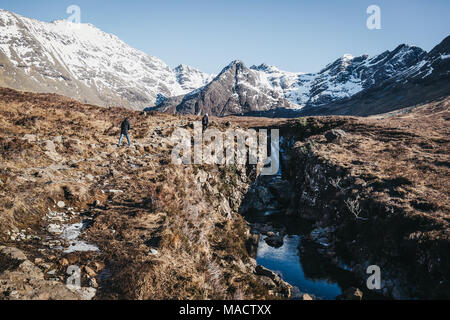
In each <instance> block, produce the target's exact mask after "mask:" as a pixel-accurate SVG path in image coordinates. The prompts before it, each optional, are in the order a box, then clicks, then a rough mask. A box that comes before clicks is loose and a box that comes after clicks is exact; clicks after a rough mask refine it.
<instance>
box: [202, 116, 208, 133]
mask: <svg viewBox="0 0 450 320" xmlns="http://www.w3.org/2000/svg"><path fill="white" fill-rule="evenodd" d="M208 124H209V116H208V114H207V113H206V114H205V115H204V116H203V118H202V125H203V131H205V130H206V129H208Z"/></svg>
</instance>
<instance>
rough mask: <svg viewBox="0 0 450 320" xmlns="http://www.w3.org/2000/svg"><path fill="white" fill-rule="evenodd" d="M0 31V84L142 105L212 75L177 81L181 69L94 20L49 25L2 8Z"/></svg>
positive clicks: (198, 74) (106, 102)
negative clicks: (105, 31) (102, 29)
mask: <svg viewBox="0 0 450 320" xmlns="http://www.w3.org/2000/svg"><path fill="white" fill-rule="evenodd" d="M0 31H1V33H0V85H1V86H7V87H11V88H15V89H20V90H30V91H38V92H54V93H60V94H64V95H66V96H70V97H73V98H77V99H79V100H81V101H84V102H90V103H96V104H100V105H103V106H109V105H121V106H125V107H130V108H135V109H139V108H143V107H146V106H148V105H153V104H154V102H155V100H156V98H157V96H158V94H161V95H164V96H166V97H168V96H172V95H179V94H183V93H186V92H189V91H191V90H193V89H195V86H196V84H197V83H199V81H198V78H200V79H202V78H207V77H208V75H206V74H203V73H201V72H200V71H198V70H195V73H194V78H193V79H191V78H190V74H189V73H184V75H183V76H182V80H183V81H182V82H181V83H179V82H178V79H177V77H178V76H179V75H180V73H179V72H177V71H176V70H171V69H170V68H169V67H168V66H167V65H166V64H165V63H164V62H163V61H162V60H160V59H158V58H156V57H152V56H149V55H147V54H145V53H143V52H141V51H139V50H136V49H134V48H132V47H130V46H128V45H127V44H125V43H124V42H123V41H121V40H120V39H119V38H117V37H116V36H114V35H111V34H107V33H104V32H102V31H101V30H99V29H97V28H96V27H94V26H93V25H90V24H81V25H76V24H73V23H70V22H67V21H63V20H61V21H54V22H52V23H46V22H41V21H37V20H33V19H28V18H25V17H22V16H20V15H17V14H14V13H11V12H8V11H4V10H0ZM191 73H192V72H191ZM201 85H203V83H200V84H199V86H201Z"/></svg>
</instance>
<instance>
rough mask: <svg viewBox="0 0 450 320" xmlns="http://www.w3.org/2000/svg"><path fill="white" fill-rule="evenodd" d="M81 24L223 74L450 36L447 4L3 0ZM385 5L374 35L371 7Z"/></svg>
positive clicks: (305, 67) (426, 44) (310, 68)
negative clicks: (234, 66) (232, 66)
mask: <svg viewBox="0 0 450 320" xmlns="http://www.w3.org/2000/svg"><path fill="white" fill-rule="evenodd" d="M72 4H75V5H78V6H79V7H80V8H81V19H82V22H84V23H92V24H94V25H95V26H97V27H98V28H100V29H102V30H103V31H106V32H108V33H113V34H115V35H117V36H118V37H119V38H121V39H122V40H124V41H125V42H126V43H128V44H130V45H131V46H133V47H135V48H138V49H140V50H142V51H144V52H146V53H148V54H151V55H153V56H156V57H159V58H161V59H162V60H163V61H165V62H166V63H167V64H169V66H171V67H175V66H176V65H178V64H180V63H185V64H189V65H192V66H194V67H197V68H199V69H200V70H202V71H205V72H210V73H218V72H219V71H220V70H221V69H222V68H223V67H224V66H226V65H227V64H228V63H230V62H231V61H232V60H235V59H240V60H243V61H244V62H245V63H246V64H247V65H249V66H250V65H252V64H260V63H263V62H265V63H268V64H272V65H276V66H278V67H279V68H281V69H284V70H288V71H303V72H314V71H318V70H319V69H320V68H322V67H323V66H324V65H325V64H327V63H329V62H331V61H333V60H334V59H336V58H338V57H339V56H342V55H343V54H345V53H350V54H353V55H360V54H364V53H367V54H370V55H373V54H378V53H381V52H383V51H384V50H386V49H394V48H395V47H396V46H397V45H399V44H401V43H407V44H412V45H417V46H420V47H421V48H423V49H425V50H427V51H428V50H430V49H431V48H432V47H433V46H435V45H436V44H438V43H439V42H440V41H441V40H442V39H444V37H446V36H447V35H450V19H449V17H450V1H449V0H430V1H424V0H422V1H419V0H369V1H367V0H315V1H313V0H310V1H306V0H270V1H269V0H141V1H138V0H125V1H119V0H97V1H95V0H69V1H66V0H26V1H22V0H0V8H2V9H7V10H10V11H13V12H16V13H18V14H21V15H24V16H27V17H31V18H35V19H38V20H43V21H52V20H56V19H64V18H67V17H68V14H66V8H67V7H68V6H69V5H72ZM371 4H376V5H379V6H380V8H381V19H382V29H381V30H368V29H367V28H366V20H367V17H368V15H367V14H366V9H367V7H368V6H369V5H371Z"/></svg>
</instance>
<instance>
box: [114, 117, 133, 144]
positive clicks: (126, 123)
mask: <svg viewBox="0 0 450 320" xmlns="http://www.w3.org/2000/svg"><path fill="white" fill-rule="evenodd" d="M129 131H130V120H128V118H125V120H123V121H122V124H121V125H120V138H119V144H118V145H117V146H118V147H120V145H121V144H122V140H123V137H124V136H125V137H127V140H128V146H131V141H130V134H129Z"/></svg>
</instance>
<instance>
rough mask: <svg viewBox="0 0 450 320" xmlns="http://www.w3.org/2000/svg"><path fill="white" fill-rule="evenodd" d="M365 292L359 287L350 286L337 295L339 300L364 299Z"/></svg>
mask: <svg viewBox="0 0 450 320" xmlns="http://www.w3.org/2000/svg"><path fill="white" fill-rule="evenodd" d="M362 298H363V292H362V291H361V290H359V289H358V288H354V287H350V288H348V289H347V290H345V291H344V292H343V293H342V294H341V295H339V296H337V297H336V299H337V300H362Z"/></svg>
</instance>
